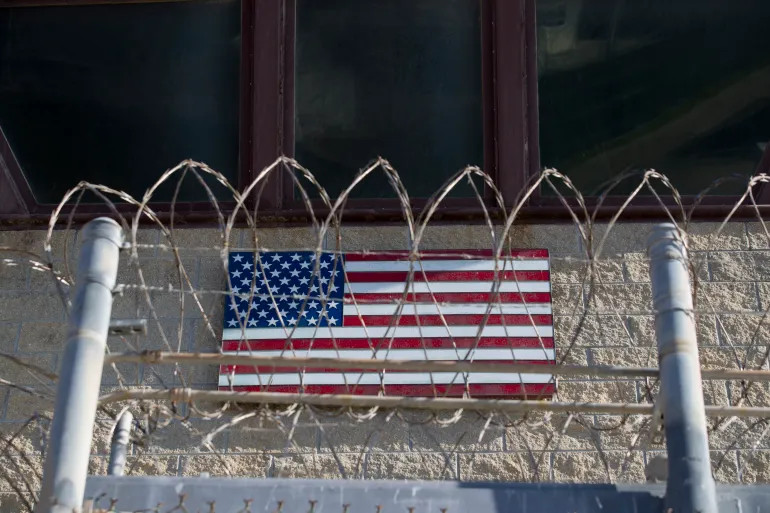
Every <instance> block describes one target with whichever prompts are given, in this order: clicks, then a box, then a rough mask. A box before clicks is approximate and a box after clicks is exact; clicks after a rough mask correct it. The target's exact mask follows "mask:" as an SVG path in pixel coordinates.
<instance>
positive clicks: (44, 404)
mask: <svg viewBox="0 0 770 513" xmlns="http://www.w3.org/2000/svg"><path fill="white" fill-rule="evenodd" d="M53 403H54V399H53V397H50V398H47V399H44V398H42V397H37V396H34V395H30V394H28V393H26V392H23V391H21V390H11V391H10V394H9V396H8V404H7V405H6V408H5V420H23V421H26V420H27V419H29V418H30V417H32V416H34V415H50V414H51V412H52V411H53Z"/></svg>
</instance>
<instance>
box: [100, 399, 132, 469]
mask: <svg viewBox="0 0 770 513" xmlns="http://www.w3.org/2000/svg"><path fill="white" fill-rule="evenodd" d="M133 423H134V416H133V415H131V412H129V411H124V412H123V414H122V415H121V416H120V418H119V419H118V425H117V426H115V432H114V433H113V434H112V446H111V447H110V463H109V465H108V467H107V474H109V475H111V476H122V475H123V470H124V469H125V468H126V453H127V451H128V442H129V441H130V440H131V426H132V425H133Z"/></svg>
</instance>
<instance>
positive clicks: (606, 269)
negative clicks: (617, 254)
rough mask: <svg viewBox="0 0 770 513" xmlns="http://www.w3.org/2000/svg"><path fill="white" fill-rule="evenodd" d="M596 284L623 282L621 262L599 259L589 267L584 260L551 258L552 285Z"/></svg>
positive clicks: (588, 263)
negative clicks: (590, 281)
mask: <svg viewBox="0 0 770 513" xmlns="http://www.w3.org/2000/svg"><path fill="white" fill-rule="evenodd" d="M590 279H593V280H594V282H596V283H618V282H623V281H625V280H624V273H623V260H621V259H604V258H602V259H599V260H597V261H595V262H594V263H593V265H591V262H590V261H588V260H584V259H577V258H572V257H565V258H560V257H554V258H551V281H552V282H554V283H580V284H583V283H588V282H589V280H590Z"/></svg>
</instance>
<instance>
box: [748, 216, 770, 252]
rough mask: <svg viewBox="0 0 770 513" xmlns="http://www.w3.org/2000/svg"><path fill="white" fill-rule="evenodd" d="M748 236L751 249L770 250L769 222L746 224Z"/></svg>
mask: <svg viewBox="0 0 770 513" xmlns="http://www.w3.org/2000/svg"><path fill="white" fill-rule="evenodd" d="M746 234H747V237H748V243H749V248H750V249H768V248H770V224H768V223H767V222H764V223H760V222H750V223H746Z"/></svg>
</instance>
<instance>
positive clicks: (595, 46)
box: [537, 0, 770, 193]
mask: <svg viewBox="0 0 770 513" xmlns="http://www.w3.org/2000/svg"><path fill="white" fill-rule="evenodd" d="M537 7H538V9H537V17H538V24H537V25H538V65H539V98H540V117H539V119H540V151H541V157H540V158H541V164H542V165H543V166H548V167H551V166H553V167H557V168H558V169H560V170H562V171H565V172H567V173H568V174H569V175H570V177H571V178H572V179H573V180H574V181H575V182H576V183H577V185H578V186H579V187H580V188H581V189H582V190H583V191H584V192H589V191H591V190H592V189H594V188H595V187H597V186H598V185H599V184H600V183H602V182H604V181H605V180H608V179H610V178H612V177H613V176H615V175H617V174H618V173H621V172H623V171H628V170H635V169H647V168H655V169H657V170H659V171H662V172H664V173H666V174H667V175H668V176H669V177H671V178H672V179H673V181H674V184H675V185H676V186H677V187H678V188H680V190H681V191H682V192H686V193H694V192H697V191H699V190H701V189H702V188H703V187H705V186H707V185H709V184H710V183H711V182H712V181H713V180H715V179H717V178H720V177H723V176H726V175H729V174H733V173H740V174H750V173H752V172H753V171H754V169H755V168H756V166H757V163H758V162H759V160H760V158H761V156H762V151H763V149H764V148H765V144H766V143H767V141H768V139H770V36H769V35H768V22H769V21H770V2H767V0H735V1H730V2H725V1H724V0H633V1H624V0H591V1H587V0H586V1H583V0H538V2H537ZM736 188H741V186H737V185H736V186H733V187H732V188H731V187H727V188H722V189H721V190H722V191H723V192H730V191H734V190H736Z"/></svg>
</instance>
